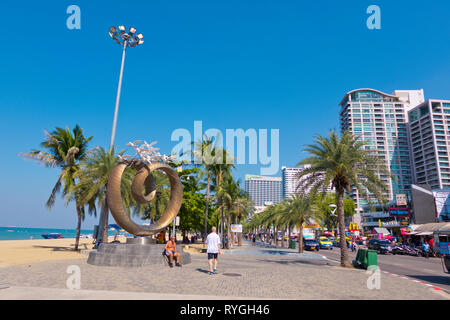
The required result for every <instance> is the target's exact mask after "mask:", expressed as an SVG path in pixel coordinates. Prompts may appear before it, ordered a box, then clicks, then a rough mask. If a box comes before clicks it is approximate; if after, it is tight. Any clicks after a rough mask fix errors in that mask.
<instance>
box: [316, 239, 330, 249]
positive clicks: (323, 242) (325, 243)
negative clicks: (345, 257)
mask: <svg viewBox="0 0 450 320" xmlns="http://www.w3.org/2000/svg"><path fill="white" fill-rule="evenodd" d="M317 242H318V243H319V247H320V249H330V250H333V243H332V242H331V241H330V239H328V238H327V237H320V238H319V240H318V241H317Z"/></svg>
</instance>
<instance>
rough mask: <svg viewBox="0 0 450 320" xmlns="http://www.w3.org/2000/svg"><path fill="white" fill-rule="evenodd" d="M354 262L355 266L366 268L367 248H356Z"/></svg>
mask: <svg viewBox="0 0 450 320" xmlns="http://www.w3.org/2000/svg"><path fill="white" fill-rule="evenodd" d="M354 262H355V265H356V266H357V267H359V268H363V269H367V249H358V252H357V253H356V260H355V261H354Z"/></svg>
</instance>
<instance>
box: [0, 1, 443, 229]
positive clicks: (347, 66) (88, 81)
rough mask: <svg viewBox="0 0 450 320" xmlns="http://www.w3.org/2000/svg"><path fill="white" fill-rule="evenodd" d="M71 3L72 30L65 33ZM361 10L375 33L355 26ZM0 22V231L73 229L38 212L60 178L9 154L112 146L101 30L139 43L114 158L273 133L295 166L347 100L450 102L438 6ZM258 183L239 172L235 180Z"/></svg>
mask: <svg viewBox="0 0 450 320" xmlns="http://www.w3.org/2000/svg"><path fill="white" fill-rule="evenodd" d="M72 4H75V5H78V6H79V7H80V9H81V29H80V30H69V29H68V28H67V26H66V19H67V18H68V16H69V14H67V13H66V9H67V7H68V6H69V5H72ZM372 4H376V5H378V6H379V7H380V9H381V29H380V30H369V29H368V28H367V26H366V20H367V18H368V17H369V16H370V14H367V13H366V9H367V7H368V6H370V5H372ZM0 12H1V14H0V15H1V19H0V25H1V27H2V30H3V37H2V42H1V44H0V47H1V51H0V66H1V68H0V70H1V77H0V108H1V116H0V136H1V139H0V141H1V144H0V155H1V166H0V177H1V183H0V200H1V201H0V203H1V207H0V226H11V225H15V226H24V227H64V228H72V227H75V226H76V214H75V210H74V207H73V206H72V205H70V206H69V207H68V208H65V207H64V203H63V201H62V200H59V199H58V201H57V204H56V206H55V207H54V209H53V210H52V211H50V212H48V211H47V210H46V208H45V206H44V204H45V201H46V200H47V197H48V195H49V193H50V191H51V189H52V187H53V185H54V183H55V181H56V179H57V175H58V171H57V170H55V169H47V168H44V167H42V166H40V165H38V164H36V163H34V162H32V161H30V160H23V159H22V158H20V157H19V156H18V153H19V152H24V151H29V150H31V149H33V148H38V147H39V143H40V142H41V141H42V140H43V138H44V133H43V130H44V129H47V130H49V131H51V130H52V129H53V128H54V127H56V126H60V127H65V126H69V127H70V128H73V127H74V125H75V124H79V125H80V126H81V127H82V128H83V129H84V130H85V133H86V135H93V136H94V139H93V140H92V143H91V146H92V147H94V146H96V145H100V146H104V147H106V148H107V147H108V146H109V138H110V134H111V124H112V119H113V112H114V104H115V98H116V90H117V82H118V76H119V68H120V60H121V48H120V47H119V45H117V44H116V43H115V42H114V41H112V39H110V37H109V35H108V28H109V27H110V26H112V25H118V24H124V25H126V26H130V25H133V26H135V27H136V28H137V29H138V31H139V32H142V33H143V34H144V39H145V43H144V44H143V45H142V46H139V47H137V48H130V49H129V50H128V51H127V57H126V62H125V72H124V82H123V87H122V96H121V104H120V111H119V119H118V126H117V135H116V145H117V146H118V147H119V148H120V149H125V148H126V146H125V144H126V143H127V142H128V141H134V140H137V139H144V140H147V141H155V140H156V141H158V146H159V147H160V148H161V151H162V152H163V153H170V151H171V149H172V148H173V147H174V145H175V144H176V143H175V142H172V141H171V140H170V136H171V133H172V132H173V131H174V130H175V129H177V128H185V129H187V130H189V131H191V132H192V134H193V124H194V121H195V120H201V121H202V122H203V128H204V130H205V129H207V128H218V129H220V130H222V131H223V132H225V129H227V128H228V129H237V128H243V129H245V130H246V129H249V128H254V129H256V130H258V129H269V130H270V129H279V130H280V131H279V132H280V167H281V166H283V165H285V166H295V165H296V164H297V163H298V161H300V160H301V159H302V158H303V157H304V154H302V152H301V150H302V147H303V145H304V144H307V143H311V142H312V137H313V135H314V134H316V133H319V134H326V133H327V131H328V130H329V129H332V128H338V112H339V107H338V104H339V102H340V101H341V99H342V98H343V96H344V95H345V93H346V92H348V91H350V90H352V89H356V88H365V87H369V88H374V89H378V90H381V91H384V92H387V93H392V92H393V90H395V89H421V88H423V89H424V92H425V97H426V98H435V99H450V81H449V79H450V59H449V58H450V41H449V36H450V23H449V14H450V2H449V1H446V0H445V1H444V0H442V1H438V0H435V1H422V0H421V1H412V0H408V1H406V0H396V1H379V0H377V1H372V0H370V1H367V0H356V1H346V0H342V1H324V0H317V1H300V0H295V1H287V0H276V1H275V0H272V1H262V0H258V1H257V0H253V1H248V0H226V1H225V0H220V1H219V0H217V1H216V0H215V1H211V0H202V1H198V0H171V1H167V0H164V1H163V0H159V1H155V0H149V1H134V2H133V4H131V3H130V2H127V1H100V0H97V1H87V0H71V1H63V0H59V1H10V0H3V1H1V3H0ZM128 151H129V152H128V153H129V154H133V152H132V150H129V149H128ZM259 172H260V166H259V165H243V166H239V167H238V170H237V171H236V172H235V175H236V176H237V177H239V178H240V179H241V180H243V178H244V175H245V174H246V173H251V174H259ZM277 175H280V171H278V173H277ZM242 183H243V181H242ZM95 223H96V219H94V218H90V217H88V218H87V219H86V222H85V224H84V225H83V227H84V228H90V227H92V225H93V224H95Z"/></svg>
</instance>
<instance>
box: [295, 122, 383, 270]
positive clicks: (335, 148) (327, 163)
mask: <svg viewBox="0 0 450 320" xmlns="http://www.w3.org/2000/svg"><path fill="white" fill-rule="evenodd" d="M314 140H315V144H310V145H307V146H305V148H304V151H305V152H308V153H309V156H308V157H307V158H306V159H304V160H302V161H300V162H299V163H298V165H304V164H310V165H311V167H310V168H306V169H304V170H302V171H301V173H300V174H299V175H298V178H299V188H301V189H304V190H306V189H307V188H311V191H310V192H311V194H312V195H315V194H317V193H318V191H322V192H323V190H325V189H327V188H328V187H329V186H330V185H331V186H332V187H333V188H334V189H335V191H336V194H337V214H338V223H339V233H340V235H341V237H340V242H341V266H343V267H350V266H351V262H350V259H349V256H348V250H347V245H346V240H345V220H344V193H345V191H347V192H349V193H351V192H352V187H354V188H356V189H357V190H358V192H359V193H360V194H361V195H365V194H366V191H365V190H366V189H367V190H368V191H369V192H370V193H372V194H373V195H374V196H375V197H376V198H377V199H378V200H379V201H383V200H384V196H383V192H385V191H386V189H387V187H386V185H385V183H384V182H383V181H382V180H381V179H380V178H379V177H378V175H377V173H380V174H387V175H390V173H389V172H388V170H387V169H386V167H385V165H384V162H383V161H380V159H379V158H378V157H377V156H376V155H374V154H373V153H371V152H370V151H368V150H364V142H363V141H362V139H361V138H360V137H354V136H353V135H352V134H351V133H350V132H344V133H343V134H342V135H341V136H340V137H339V134H338V133H337V132H336V130H333V131H330V132H329V134H328V137H323V136H321V135H316V136H315V137H314Z"/></svg>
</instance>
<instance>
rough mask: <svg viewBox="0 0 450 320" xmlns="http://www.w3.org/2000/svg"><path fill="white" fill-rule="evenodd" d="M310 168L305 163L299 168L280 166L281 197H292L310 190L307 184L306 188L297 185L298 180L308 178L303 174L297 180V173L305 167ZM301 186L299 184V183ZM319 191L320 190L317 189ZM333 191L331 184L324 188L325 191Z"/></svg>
mask: <svg viewBox="0 0 450 320" xmlns="http://www.w3.org/2000/svg"><path fill="white" fill-rule="evenodd" d="M308 168H311V165H310V164H305V165H304V166H302V167H299V168H287V167H281V181H282V186H283V193H282V196H283V198H289V197H292V195H294V194H300V193H306V194H308V193H309V192H310V191H311V187H310V186H308V187H307V188H306V189H303V188H301V187H299V181H305V180H308V175H305V176H303V177H302V178H301V180H299V178H298V175H299V173H300V172H302V171H303V170H305V169H308ZM300 186H301V185H300ZM319 191H321V190H319ZM330 191H333V190H332V188H331V186H329V187H328V188H327V189H326V192H330Z"/></svg>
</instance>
